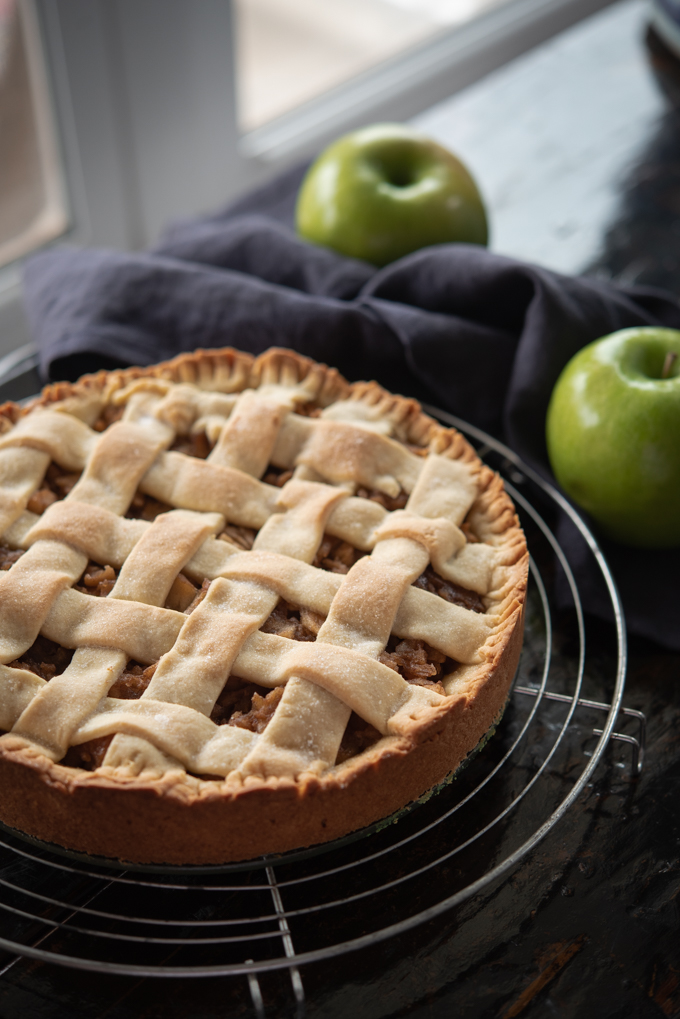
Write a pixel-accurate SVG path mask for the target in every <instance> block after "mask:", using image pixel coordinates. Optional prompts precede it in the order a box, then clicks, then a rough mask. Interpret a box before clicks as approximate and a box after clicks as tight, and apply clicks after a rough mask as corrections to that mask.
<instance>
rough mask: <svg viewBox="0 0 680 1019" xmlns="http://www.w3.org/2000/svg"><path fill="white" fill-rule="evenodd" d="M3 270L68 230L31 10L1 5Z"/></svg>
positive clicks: (9, 1)
mask: <svg viewBox="0 0 680 1019" xmlns="http://www.w3.org/2000/svg"><path fill="white" fill-rule="evenodd" d="M0 152H2V158H0V265H6V264H7V263H8V262H12V261H14V259H16V258H20V257H21V256H22V255H25V254H27V253H28V252H29V251H31V250H32V249H34V248H36V247H38V246H39V245H41V244H44V243H45V242H46V241H49V240H52V239H53V238H54V237H57V236H59V234H60V233H62V232H63V231H64V229H65V228H66V225H67V218H66V211H65V208H64V202H63V198H62V194H63V191H62V182H61V176H60V173H59V166H58V161H57V157H56V148H55V143H54V129H53V125H52V123H51V121H50V111H49V106H48V103H47V95H46V86H45V80H44V65H43V63H42V53H41V51H40V48H39V40H38V35H37V29H36V26H35V23H34V20H33V10H32V8H31V7H30V6H29V2H28V0H26V2H25V0H0Z"/></svg>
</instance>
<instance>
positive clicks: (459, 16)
mask: <svg viewBox="0 0 680 1019" xmlns="http://www.w3.org/2000/svg"><path fill="white" fill-rule="evenodd" d="M503 2H505V3H507V2H508V0H236V2H235V15H236V38H237V49H236V53H237V73H238V107H239V110H238V112H239V125H240V127H241V129H242V130H244V131H252V130H253V129H254V128H258V127H261V126H262V125H263V124H265V123H267V122H268V121H270V120H273V119H274V118H275V117H278V116H280V115H281V114H283V113H288V112H290V110H292V109H294V108H295V107H296V106H299V105H301V104H302V103H305V102H307V101H309V100H310V99H313V98H316V97H317V96H319V95H321V94H323V93H324V92H326V91H328V90H329V89H331V88H333V87H335V86H337V85H340V84H342V83H343V82H345V81H347V80H349V79H350V78H352V77H354V76H355V75H357V74H361V73H363V72H366V71H368V70H370V69H371V68H372V67H375V66H376V65H377V64H380V63H382V62H383V61H385V60H387V59H389V58H393V57H395V56H397V55H398V54H400V53H403V52H404V51H406V50H409V49H411V48H412V47H414V46H416V45H418V44H419V43H423V42H424V41H426V40H428V39H431V38H433V37H434V36H436V35H439V34H440V33H442V32H443V31H446V30H447V29H450V28H451V27H452V26H453V25H458V24H461V23H463V22H466V21H470V20H471V19H473V18H474V17H476V16H477V15H478V14H480V13H482V12H483V11H484V10H486V9H488V8H490V7H494V6H497V5H499V4H501V3H503Z"/></svg>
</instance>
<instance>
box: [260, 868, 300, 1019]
mask: <svg viewBox="0 0 680 1019" xmlns="http://www.w3.org/2000/svg"><path fill="white" fill-rule="evenodd" d="M267 880H268V881H269V887H270V889H271V893H272V899H273V900H274V908H275V909H276V913H277V916H278V918H279V930H280V931H281V933H282V935H283V950H284V952H285V953H286V957H287V958H288V959H294V958H295V949H294V948H293V939H292V937H291V933H290V927H289V926H288V920H287V919H286V916H285V910H284V908H283V901H282V899H281V892H280V891H279V886H278V884H277V881H276V875H275V874H274V868H273V867H267ZM289 972H290V982H291V984H292V985H293V994H294V995H295V1001H296V1003H297V1009H296V1013H295V1015H296V1019H304V1017H305V1014H306V1008H305V989H304V987H303V985H302V977H301V976H300V970H299V969H298V968H297V966H291V967H290V970H289Z"/></svg>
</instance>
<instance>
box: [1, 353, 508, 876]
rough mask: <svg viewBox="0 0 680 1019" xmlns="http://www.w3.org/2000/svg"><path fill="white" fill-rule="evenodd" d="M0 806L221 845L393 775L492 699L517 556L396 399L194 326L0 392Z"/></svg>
mask: <svg viewBox="0 0 680 1019" xmlns="http://www.w3.org/2000/svg"><path fill="white" fill-rule="evenodd" d="M0 428H2V429H4V430H3V431H2V434H0V534H1V535H2V539H1V540H2V548H1V549H0V554H1V555H2V561H1V562H0V565H1V566H2V568H3V571H4V572H1V573H0V621H1V627H0V663H2V664H0V730H2V731H3V732H4V734H3V735H2V736H0V783H1V786H0V788H1V789H2V793H1V794H0V820H2V821H4V822H5V823H6V824H9V825H11V826H13V827H15V828H18V829H20V830H21V831H24V832H27V833H29V834H31V835H34V836H37V837H39V838H41V839H45V840H47V841H50V842H55V843H57V844H59V845H62V846H65V847H67V848H71V849H76V850H81V851H85V852H90V853H96V854H99V855H103V856H108V857H115V858H119V859H123V860H129V861H133V862H140V863H147V862H156V863H194V864H199V863H202V864H206V863H221V862H226V861H230V860H239V859H248V858H251V857H255V856H259V855H261V854H264V853H278V852H283V851H286V850H289V849H293V848H298V847H302V846H308V845H312V844H315V843H320V842H325V841H328V840H331V839H334V838H337V837H339V836H341V835H344V834H347V833H348V832H350V831H353V830H356V829H358V828H361V827H364V826H366V825H368V824H370V823H372V822H374V821H376V820H378V819H380V818H383V817H386V816H389V815H390V814H392V813H393V812H394V811H396V810H398V809H400V808H401V807H403V806H405V805H406V804H408V803H409V802H411V801H413V800H414V799H417V798H418V797H419V796H420V795H422V794H423V793H424V792H425V791H427V790H428V789H430V788H431V787H432V786H433V785H435V784H436V783H438V782H440V781H442V780H443V779H444V778H445V777H446V776H447V775H449V774H450V773H451V772H453V771H454V770H455V769H456V768H457V767H458V766H459V764H460V763H461V762H462V761H463V760H464V759H465V757H466V756H467V754H468V753H469V752H470V751H471V750H473V749H474V747H475V746H476V745H477V743H478V742H479V741H480V739H482V737H483V736H484V734H485V733H486V732H487V730H488V729H489V728H490V726H491V725H492V724H493V723H494V721H495V720H496V718H497V717H498V715H499V713H500V712H501V711H502V709H503V706H504V704H505V700H506V698H507V694H508V690H509V686H510V683H511V681H512V678H513V675H514V672H515V669H516V665H517V661H518V658H519V653H520V649H521V641H522V628H523V609H524V598H525V592H526V578H527V563H528V556H527V551H526V545H525V541H524V536H523V534H522V531H521V529H520V527H519V525H518V522H517V518H516V515H515V512H514V509H513V506H512V503H511V502H510V500H509V498H508V496H507V495H506V493H505V491H504V489H503V486H502V482H501V481H500V479H499V478H498V476H497V475H495V474H494V473H493V472H492V471H491V470H490V469H489V468H487V467H486V466H484V465H483V464H482V463H481V462H480V461H479V459H478V458H477V456H476V454H475V453H474V451H473V450H472V448H471V447H470V446H469V445H468V444H467V442H466V441H465V440H464V439H463V438H462V436H461V435H460V434H459V433H457V432H455V431H453V430H451V429H445V428H443V427H441V426H440V425H438V424H437V423H436V422H434V421H433V420H432V419H431V418H429V417H427V416H426V415H425V414H423V413H422V412H421V410H420V408H419V406H418V404H417V403H415V401H413V400H408V399H405V398H403V397H397V396H392V395H390V394H389V393H386V392H385V391H384V390H383V389H381V388H380V387H379V386H378V385H377V384H375V383H356V384H354V385H350V384H349V383H347V382H346V381H345V380H344V379H343V378H342V377H341V376H340V375H339V374H338V373H337V372H336V371H335V370H334V369H329V368H327V367H325V366H323V365H319V364H316V363H314V362H312V361H309V360H308V359H306V358H303V357H301V356H299V355H297V354H295V353H293V352H291V351H288V350H271V351H268V352H267V353H265V354H263V355H261V356H260V357H258V358H253V357H251V356H250V355H247V354H242V353H239V352H236V351H232V350H224V351H198V352H196V353H195V354H191V355H182V356H181V357H178V358H176V359H175V360H174V361H170V362H166V363H164V364H161V365H157V366H154V367H152V368H146V369H128V370H125V371H118V372H110V373H100V374H99V375H95V376H90V377H86V378H84V379H82V380H81V381H80V382H78V383H76V384H74V385H70V384H59V385H55V386H51V387H48V388H47V389H46V390H45V391H44V393H43V395H42V396H41V397H40V398H39V399H38V400H37V401H35V402H34V403H33V404H32V405H31V406H29V407H28V408H26V409H25V410H21V409H20V408H18V407H16V406H15V405H11V404H10V405H6V406H5V407H4V408H2V409H0Z"/></svg>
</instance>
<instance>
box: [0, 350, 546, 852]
mask: <svg viewBox="0 0 680 1019" xmlns="http://www.w3.org/2000/svg"><path fill="white" fill-rule="evenodd" d="M137 379H159V380H168V381H172V382H190V383H194V384H198V385H199V386H200V387H201V388H205V389H218V390H220V391H222V392H240V391H241V390H243V389H245V388H249V387H256V386H258V385H259V384H261V383H262V382H268V383H271V382H278V381H281V380H286V381H290V380H291V379H293V380H294V381H295V382H303V381H305V382H306V384H307V385H308V387H309V393H310V396H309V399H310V400H313V401H315V402H316V403H318V404H320V405H321V406H327V405H329V404H330V403H333V402H334V401H335V400H337V399H343V400H347V399H351V400H359V401H361V402H362V403H364V404H365V405H367V406H369V407H373V408H374V409H375V410H376V412H379V414H380V415H381V416H382V417H387V418H389V420H390V422H391V423H392V425H393V428H394V434H395V435H396V437H398V438H399V439H401V440H402V441H403V442H405V443H409V444H413V445H416V446H421V447H427V448H428V449H429V450H430V451H432V452H435V453H438V454H439V455H441V456H445V457H448V458H451V459H453V460H460V461H462V462H464V463H466V464H468V465H469V466H470V467H472V469H473V472H474V473H475V474H476V480H477V485H478V491H479V494H478V497H477V499H476V501H475V503H474V505H473V507H472V510H471V511H470V514H469V518H468V519H469V522H470V526H471V527H472V529H473V531H474V533H475V534H476V535H477V537H478V538H480V539H481V540H482V541H484V542H486V543H487V544H489V545H491V546H492V547H494V548H495V549H496V550H497V553H498V556H499V566H500V568H499V569H498V570H497V571H496V574H494V576H496V575H497V577H498V581H499V582H498V584H496V586H495V587H492V589H491V590H490V591H489V592H488V594H487V595H486V596H485V599H484V600H485V603H486V605H487V611H489V612H492V614H493V615H494V617H495V618H496V624H495V626H494V627H493V629H492V630H491V632H490V635H489V638H488V639H487V641H486V643H485V644H484V645H483V647H482V648H481V652H480V657H481V663H480V664H478V665H474V666H462V667H459V668H458V669H457V670H455V671H454V672H453V673H452V674H451V676H449V677H448V678H447V681H446V683H445V687H446V691H447V694H448V696H447V698H446V700H444V701H443V702H442V703H441V704H439V705H437V706H435V707H431V708H430V709H428V711H427V712H426V713H425V714H423V713H422V712H420V713H419V715H418V717H417V718H416V719H414V720H413V721H412V723H411V724H410V727H409V728H408V729H404V731H403V732H402V734H401V735H400V736H398V737H397V736H387V737H384V738H383V739H381V740H380V741H379V742H378V743H377V744H376V745H374V746H373V747H371V748H370V749H368V750H366V751H364V752H363V753H362V754H359V755H358V756H357V757H354V758H351V759H349V760H348V761H346V762H345V763H344V764H342V765H339V766H336V767H335V768H332V769H330V770H329V771H327V772H326V773H324V774H322V775H321V776H316V775H302V776H300V777H299V778H298V779H297V780H292V779H290V778H276V777H271V778H268V779H264V778H261V777H259V776H257V775H250V776H248V777H245V778H241V777H239V778H238V779H236V780H234V779H232V778H231V776H230V777H229V778H228V779H226V780H222V781H215V780H210V781H205V780H201V779H199V778H195V777H193V776H190V775H187V774H186V773H184V772H179V771H176V772H173V771H170V772H166V774H165V775H163V776H162V777H158V778H152V779H148V778H146V777H144V776H142V777H137V778H133V777H131V776H129V775H127V776H126V775H125V774H123V773H121V772H120V771H115V772H114V771H110V773H109V774H107V773H106V769H104V770H102V769H98V770H97V771H95V772H86V771H83V770H80V769H75V768H71V767H66V766H64V765H63V764H58V763H54V762H52V761H51V760H50V759H49V758H47V757H45V756H43V755H41V754H40V753H38V752H37V750H36V749H35V747H34V746H30V745H27V744H26V741H24V740H22V739H21V738H19V737H16V738H14V737H5V739H4V740H3V744H2V746H0V782H1V783H2V788H3V794H2V801H1V804H0V817H1V818H2V820H3V821H4V822H5V823H6V824H9V825H10V826H13V827H16V828H18V829H20V830H22V831H25V832H27V833H29V834H32V835H35V836H37V837H39V838H42V839H45V840H46V841H51V842H55V843H57V844H60V845H63V846H67V847H69V848H72V849H76V850H81V851H84V852H90V853H95V854H99V855H103V856H109V857H117V858H120V859H125V860H130V861H133V862H140V863H154V862H155V863H192V864H209V863H220V862H224V861H226V860H239V859H247V858H250V857H253V856H257V855H261V854H262V853H265V852H266V853H278V852H284V851H286V850H290V849H294V848H297V847H300V846H306V845H312V844H315V843H321V842H326V841H328V840H331V839H334V838H337V837H339V836H340V835H343V834H346V833H348V832H350V831H353V830H355V829H358V828H361V827H364V826H366V825H368V824H370V823H372V822H374V821H377V820H379V819H381V818H383V817H386V816H389V815H390V814H392V813H393V812H394V811H396V810H398V809H400V808H401V807H403V806H404V805H405V804H407V803H409V802H411V801H412V800H414V799H417V798H418V797H419V796H420V795H422V794H423V793H425V792H426V791H427V790H428V789H430V788H431V787H432V786H433V785H435V784H437V783H438V782H441V781H442V780H443V779H445V778H446V776H447V775H449V774H450V773H451V772H452V771H455V769H456V768H457V767H458V766H459V764H460V763H461V762H462V761H463V760H464V759H465V757H466V756H467V755H468V754H469V753H470V752H471V751H472V750H473V749H474V747H475V746H476V745H477V744H478V743H479V741H480V740H481V739H482V738H483V736H484V735H485V733H486V732H487V731H488V729H489V728H490V726H491V725H492V724H493V722H494V720H495V719H496V718H497V717H498V716H499V714H500V713H501V711H502V710H503V706H504V704H505V701H506V699H507V695H508V690H509V687H510V684H511V682H512V678H513V676H514V672H515V669H516V666H517V662H518V659H519V654H520V649H521V643H522V632H523V611H524V600H525V594H526V583H527V568H528V554H527V551H526V544H525V541H524V536H523V534H522V531H521V529H520V527H519V523H518V521H517V517H516V514H515V511H514V507H513V505H512V503H511V501H510V499H509V498H508V496H507V494H506V492H505V490H504V488H503V485H502V482H501V480H500V478H499V477H498V476H497V475H496V474H494V472H493V471H491V470H490V469H489V468H487V467H486V466H484V465H482V464H481V463H480V461H479V460H478V459H477V457H476V454H475V452H474V450H473V449H472V447H471V446H470V445H469V444H468V443H467V442H466V441H465V439H464V438H463V437H462V436H461V435H460V434H459V433H458V432H456V431H454V430H451V429H446V428H443V427H442V426H440V425H439V424H437V423H436V422H435V421H433V420H432V419H431V418H430V417H428V416H427V415H425V414H424V413H423V412H422V411H421V409H420V407H419V405H418V404H417V403H416V401H414V400H410V399H407V398H404V397H399V396H393V395H392V394H389V393H387V392H386V391H385V390H383V389H382V388H381V387H380V386H378V385H377V383H374V382H368V383H355V384H354V385H350V384H349V383H347V382H346V381H345V380H344V379H343V378H342V377H341V376H340V375H339V373H338V372H337V371H336V370H335V369H330V368H326V367H325V366H323V365H318V364H316V363H315V362H312V361H310V360H309V359H307V358H304V357H302V356H300V355H298V354H296V353H294V352H293V351H289V350H272V351H268V352H267V353H266V354H264V355H262V356H260V357H259V358H253V357H251V356H250V355H248V354H242V353H239V352H237V351H232V350H225V351H197V352H196V353H195V354H183V355H180V356H179V357H177V358H175V359H173V360H172V361H169V362H165V363H164V364H161V365H157V366H152V367H149V368H130V369H125V370H121V371H116V372H110V373H106V372H100V373H98V374H96V375H93V376H86V377H84V378H83V379H81V380H80V381H79V382H77V383H74V384H70V383H59V384H56V385H52V386H48V387H47V388H46V389H45V390H44V391H43V393H42V394H41V396H40V397H38V398H37V400H36V401H34V402H33V404H32V405H31V407H29V408H26V409H20V408H18V407H17V406H16V405H14V404H5V405H4V406H3V407H1V408H0V432H1V431H4V430H6V429H7V428H8V427H11V425H12V424H14V423H15V422H16V421H17V420H18V419H19V418H20V417H21V416H23V414H25V413H29V412H30V410H31V408H32V407H33V406H36V405H41V406H48V405H50V404H52V403H55V402H63V401H68V400H69V399H71V398H73V397H76V398H78V399H79V400H81V401H82V397H83V396H87V397H89V398H91V401H92V404H93V410H92V413H91V417H92V419H93V420H94V419H95V418H96V416H97V414H98V410H97V407H98V406H99V405H101V404H103V403H104V402H108V401H110V400H111V398H112V396H113V395H114V394H115V393H116V392H117V391H118V390H122V389H123V388H124V387H126V386H129V385H130V383H131V382H134V381H135V380H137Z"/></svg>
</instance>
